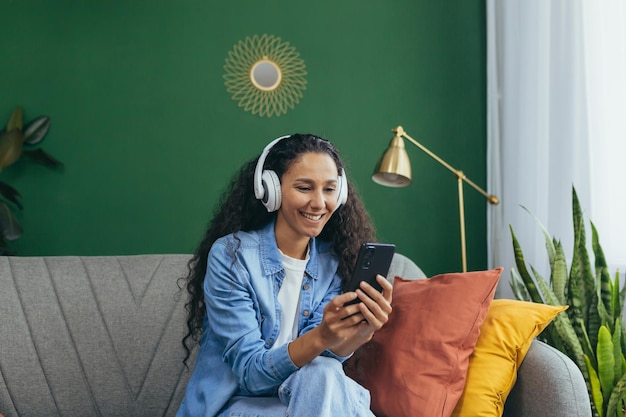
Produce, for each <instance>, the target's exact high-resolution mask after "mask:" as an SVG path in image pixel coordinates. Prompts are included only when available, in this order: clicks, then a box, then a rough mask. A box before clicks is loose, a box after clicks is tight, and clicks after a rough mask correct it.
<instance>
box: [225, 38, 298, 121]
mask: <svg viewBox="0 0 626 417" xmlns="http://www.w3.org/2000/svg"><path fill="white" fill-rule="evenodd" d="M224 71H225V73H224V80H225V82H224V84H225V85H226V91H228V92H229V93H231V94H232V98H233V100H235V101H237V104H238V105H239V107H243V109H244V110H245V111H249V112H251V113H252V114H256V115H259V116H261V117H272V116H280V115H281V114H284V113H287V110H289V109H293V108H294V107H295V105H296V104H298V102H299V101H300V99H301V98H302V92H303V91H304V90H305V89H306V78H305V76H306V75H307V73H306V66H305V65H304V61H303V60H302V59H301V58H300V54H299V53H298V51H296V48H294V47H293V46H291V45H290V44H289V42H283V41H282V40H281V39H280V38H279V37H278V36H273V35H267V34H263V35H261V36H258V35H254V36H252V37H246V38H245V39H244V40H242V41H239V42H238V43H237V44H236V45H235V46H234V47H233V49H232V50H231V51H230V52H228V57H227V58H226V63H225V64H224Z"/></svg>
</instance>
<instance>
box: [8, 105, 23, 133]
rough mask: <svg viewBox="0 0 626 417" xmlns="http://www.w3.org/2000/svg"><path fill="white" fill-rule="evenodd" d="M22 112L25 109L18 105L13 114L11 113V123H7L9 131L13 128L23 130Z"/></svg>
mask: <svg viewBox="0 0 626 417" xmlns="http://www.w3.org/2000/svg"><path fill="white" fill-rule="evenodd" d="M22 114H23V111H22V107H21V106H17V107H16V108H15V110H13V114H12V115H11V118H10V119H9V123H8V124H7V132H8V131H9V130H13V129H18V130H22V124H23V120H24V119H23V116H22Z"/></svg>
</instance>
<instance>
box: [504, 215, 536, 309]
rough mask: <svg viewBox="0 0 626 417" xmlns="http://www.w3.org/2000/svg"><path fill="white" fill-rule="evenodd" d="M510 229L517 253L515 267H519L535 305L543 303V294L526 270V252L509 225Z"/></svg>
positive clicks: (514, 250)
mask: <svg viewBox="0 0 626 417" xmlns="http://www.w3.org/2000/svg"><path fill="white" fill-rule="evenodd" d="M509 229H510V230H511V237H512V238H513V252H514V253H515V265H516V266H517V271H518V272H519V274H520V276H521V278H522V281H524V285H525V286H526V289H527V290H528V294H529V295H530V298H531V300H532V301H533V302H535V303H543V298H542V297H541V294H540V293H539V291H538V290H537V286H536V285H535V282H534V281H533V279H532V277H531V276H530V273H529V272H528V269H527V268H526V262H525V261H524V252H522V247H521V246H520V244H519V242H518V240H517V236H515V232H514V231H513V226H511V225H509Z"/></svg>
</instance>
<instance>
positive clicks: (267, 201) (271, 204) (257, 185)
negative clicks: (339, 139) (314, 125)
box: [254, 135, 348, 212]
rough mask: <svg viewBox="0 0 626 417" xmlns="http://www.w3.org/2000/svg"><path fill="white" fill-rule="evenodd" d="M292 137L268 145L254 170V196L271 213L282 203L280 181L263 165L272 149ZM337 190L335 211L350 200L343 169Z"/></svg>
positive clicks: (274, 173)
mask: <svg viewBox="0 0 626 417" xmlns="http://www.w3.org/2000/svg"><path fill="white" fill-rule="evenodd" d="M290 137H291V135H287V136H281V137H279V138H276V139H274V140H273V141H271V142H270V143H269V144H267V146H266V147H265V149H263V152H261V156H259V160H258V161H257V163H256V168H255V169H254V196H255V197H256V198H257V200H261V202H262V203H263V205H264V206H265V208H266V209H267V211H269V212H272V211H276V210H278V209H279V208H280V203H281V201H282V197H281V193H280V179H279V178H278V175H277V174H276V172H274V171H272V170H270V169H263V165H264V164H265V159H266V158H267V155H268V154H269V153H270V149H272V147H273V146H274V145H275V144H276V143H277V142H280V141H281V140H283V139H286V138H290ZM337 190H338V191H339V192H338V193H337V206H336V208H335V210H337V208H339V206H341V205H342V204H344V203H345V202H346V201H347V200H348V181H347V180H346V173H345V171H344V170H343V168H342V169H341V173H340V174H339V177H338V178H337Z"/></svg>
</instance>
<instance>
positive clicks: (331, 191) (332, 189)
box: [324, 187, 337, 193]
mask: <svg viewBox="0 0 626 417" xmlns="http://www.w3.org/2000/svg"><path fill="white" fill-rule="evenodd" d="M324 191H326V192H327V193H334V192H335V191H337V189H336V188H334V187H331V188H326V189H325V190H324Z"/></svg>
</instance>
